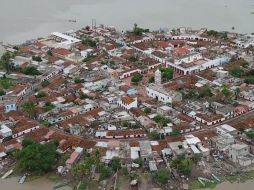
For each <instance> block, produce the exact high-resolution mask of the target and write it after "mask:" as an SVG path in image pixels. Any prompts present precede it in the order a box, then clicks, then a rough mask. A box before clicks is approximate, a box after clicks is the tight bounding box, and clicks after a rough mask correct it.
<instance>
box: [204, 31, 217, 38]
mask: <svg viewBox="0 0 254 190" xmlns="http://www.w3.org/2000/svg"><path fill="white" fill-rule="evenodd" d="M218 34H219V32H217V31H215V30H209V31H207V35H208V36H214V37H216V36H218Z"/></svg>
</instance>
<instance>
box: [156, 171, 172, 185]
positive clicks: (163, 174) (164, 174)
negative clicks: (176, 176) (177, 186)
mask: <svg viewBox="0 0 254 190" xmlns="http://www.w3.org/2000/svg"><path fill="white" fill-rule="evenodd" d="M169 177H170V171H169V170H168V169H166V168H164V169H160V170H158V171H156V172H155V173H154V180H155V181H156V182H157V183H159V184H160V185H163V184H166V183H167V182H168V180H169Z"/></svg>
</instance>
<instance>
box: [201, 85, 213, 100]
mask: <svg viewBox="0 0 254 190" xmlns="http://www.w3.org/2000/svg"><path fill="white" fill-rule="evenodd" d="M212 95H213V94H212V91H211V89H210V88H209V87H204V88H202V89H201V90H200V91H199V95H198V96H199V97H200V98H204V97H211V96H212Z"/></svg>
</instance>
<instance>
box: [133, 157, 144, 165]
mask: <svg viewBox="0 0 254 190" xmlns="http://www.w3.org/2000/svg"><path fill="white" fill-rule="evenodd" d="M133 162H134V163H136V164H138V165H139V166H140V167H142V166H143V165H144V160H143V159H142V158H137V159H135V160H134V161H133Z"/></svg>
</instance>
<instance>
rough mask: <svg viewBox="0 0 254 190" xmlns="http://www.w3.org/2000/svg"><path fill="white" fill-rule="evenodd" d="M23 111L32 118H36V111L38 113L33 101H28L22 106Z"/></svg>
mask: <svg viewBox="0 0 254 190" xmlns="http://www.w3.org/2000/svg"><path fill="white" fill-rule="evenodd" d="M21 107H22V110H23V111H24V112H26V113H27V114H28V115H29V116H30V117H32V118H34V117H35V111H36V105H35V103H34V102H33V101H30V100H29V101H27V102H25V103H24V104H22V106H21Z"/></svg>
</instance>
